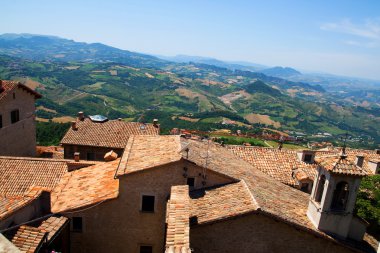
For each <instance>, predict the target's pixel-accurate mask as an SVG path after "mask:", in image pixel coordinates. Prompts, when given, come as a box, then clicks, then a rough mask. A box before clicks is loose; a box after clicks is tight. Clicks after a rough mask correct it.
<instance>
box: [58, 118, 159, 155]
mask: <svg viewBox="0 0 380 253" xmlns="http://www.w3.org/2000/svg"><path fill="white" fill-rule="evenodd" d="M159 133H160V127H159V124H158V123H157V120H155V121H154V123H153V124H145V123H139V122H126V121H123V120H121V119H118V120H107V119H102V120H91V119H90V118H87V117H85V116H84V114H83V113H82V112H80V113H78V119H77V120H76V121H73V122H72V125H71V128H70V129H69V130H68V131H67V133H66V135H65V136H64V137H63V138H62V141H61V144H62V146H63V147H64V158H65V159H73V158H74V155H75V153H77V154H78V153H79V158H80V159H83V160H93V161H102V160H104V155H105V154H106V153H107V152H109V151H111V150H113V151H114V152H116V153H117V154H118V156H121V155H122V154H123V149H124V147H125V145H126V144H127V142H128V139H129V136H131V135H158V134H159Z"/></svg>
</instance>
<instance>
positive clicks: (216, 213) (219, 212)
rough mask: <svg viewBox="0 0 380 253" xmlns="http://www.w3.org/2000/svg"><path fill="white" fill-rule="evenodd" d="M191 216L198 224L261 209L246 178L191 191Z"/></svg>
mask: <svg viewBox="0 0 380 253" xmlns="http://www.w3.org/2000/svg"><path fill="white" fill-rule="evenodd" d="M190 196H191V200H190V213H191V214H190V217H196V220H197V224H203V223H208V222H213V221H217V220H221V219H226V218H230V217H233V216H238V215H242V214H246V213H249V212H252V211H256V210H258V209H259V206H258V204H257V202H256V200H255V199H254V198H253V197H252V195H251V192H250V191H249V189H248V187H247V184H246V183H245V181H244V180H242V181H240V182H238V183H233V184H229V185H225V186H222V187H218V188H212V189H205V190H197V191H192V192H191V193H190Z"/></svg>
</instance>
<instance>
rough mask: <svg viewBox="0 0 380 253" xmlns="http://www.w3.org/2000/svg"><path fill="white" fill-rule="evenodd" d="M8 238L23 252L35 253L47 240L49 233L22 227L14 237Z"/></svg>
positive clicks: (34, 228)
mask: <svg viewBox="0 0 380 253" xmlns="http://www.w3.org/2000/svg"><path fill="white" fill-rule="evenodd" d="M7 237H8V238H9V239H10V241H11V242H12V243H13V244H14V245H15V246H16V247H17V248H19V249H20V251H21V252H28V253H29V252H30V253H32V252H33V253H34V252H37V251H38V250H39V248H40V247H41V246H42V244H43V243H44V241H45V240H46V237H47V232H46V231H44V230H42V229H40V228H36V227H31V226H21V227H19V228H18V229H17V230H16V233H15V234H14V235H10V236H7Z"/></svg>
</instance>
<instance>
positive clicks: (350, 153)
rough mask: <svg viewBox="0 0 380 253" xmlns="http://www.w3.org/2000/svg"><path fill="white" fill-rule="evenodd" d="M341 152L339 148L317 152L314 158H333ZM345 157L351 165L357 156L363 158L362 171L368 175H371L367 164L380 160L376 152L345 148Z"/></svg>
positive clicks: (379, 155)
mask: <svg viewBox="0 0 380 253" xmlns="http://www.w3.org/2000/svg"><path fill="white" fill-rule="evenodd" d="M341 152H342V149H341V148H336V149H334V150H331V151H324V152H320V151H317V152H316V158H320V157H326V156H334V155H336V156H338V155H339V154H340V153H341ZM346 155H347V160H349V161H351V162H352V163H354V162H355V159H356V156H358V155H361V156H364V162H363V169H364V170H366V171H367V173H368V174H371V173H372V172H371V171H370V169H369V167H368V162H369V161H372V160H375V161H376V160H377V161H379V160H380V154H377V153H376V150H365V149H351V148H347V149H346Z"/></svg>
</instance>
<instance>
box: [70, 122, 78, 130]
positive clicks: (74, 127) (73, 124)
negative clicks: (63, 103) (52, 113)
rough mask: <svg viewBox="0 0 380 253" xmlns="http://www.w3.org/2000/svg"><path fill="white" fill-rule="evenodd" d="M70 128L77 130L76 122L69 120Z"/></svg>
mask: <svg viewBox="0 0 380 253" xmlns="http://www.w3.org/2000/svg"><path fill="white" fill-rule="evenodd" d="M71 129H73V130H77V129H78V128H77V122H76V121H71Z"/></svg>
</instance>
